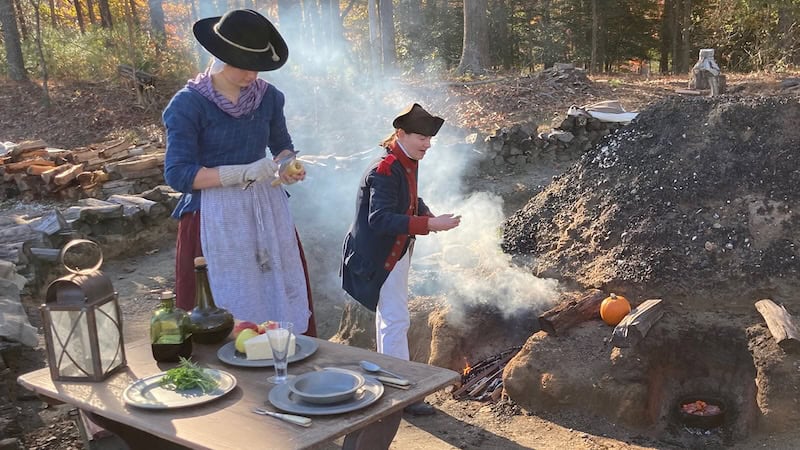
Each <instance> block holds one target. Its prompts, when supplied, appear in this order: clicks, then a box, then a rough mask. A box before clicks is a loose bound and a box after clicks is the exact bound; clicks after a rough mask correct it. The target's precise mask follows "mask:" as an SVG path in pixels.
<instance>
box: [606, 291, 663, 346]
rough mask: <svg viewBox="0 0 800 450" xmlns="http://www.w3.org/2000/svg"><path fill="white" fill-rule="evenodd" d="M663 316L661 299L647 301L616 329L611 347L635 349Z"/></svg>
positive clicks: (612, 336)
mask: <svg viewBox="0 0 800 450" xmlns="http://www.w3.org/2000/svg"><path fill="white" fill-rule="evenodd" d="M663 315H664V305H663V304H662V302H661V299H660V298H659V299H650V300H645V301H644V302H642V304H641V305H639V306H637V307H636V309H634V310H633V311H631V312H630V313H628V315H626V316H625V317H623V318H622V320H621V321H620V322H619V323H618V324H617V326H616V327H614V332H613V334H612V335H611V345H613V346H614V347H620V348H626V347H633V346H634V345H636V344H638V343H639V341H641V340H642V339H644V337H645V336H646V335H647V332H648V331H650V328H651V327H652V326H653V324H655V323H656V322H658V320H659V319H661V316H663Z"/></svg>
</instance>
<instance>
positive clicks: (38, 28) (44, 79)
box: [31, 0, 50, 107]
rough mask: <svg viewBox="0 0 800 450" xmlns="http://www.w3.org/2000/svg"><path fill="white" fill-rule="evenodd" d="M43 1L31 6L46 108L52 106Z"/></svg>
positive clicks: (38, 0) (37, 0)
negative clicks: (44, 38) (44, 39)
mask: <svg viewBox="0 0 800 450" xmlns="http://www.w3.org/2000/svg"><path fill="white" fill-rule="evenodd" d="M40 3H41V0H31V5H32V6H33V11H34V14H33V18H34V20H35V22H34V23H35V25H36V50H37V53H38V54H39V65H40V67H41V74H42V103H43V104H44V106H45V107H49V106H50V90H49V87H48V85H47V78H48V73H47V61H45V59H44V43H42V14H41V12H40V11H41V10H40V9H39V6H41V5H40Z"/></svg>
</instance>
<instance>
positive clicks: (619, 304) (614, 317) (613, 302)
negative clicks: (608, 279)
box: [600, 292, 631, 326]
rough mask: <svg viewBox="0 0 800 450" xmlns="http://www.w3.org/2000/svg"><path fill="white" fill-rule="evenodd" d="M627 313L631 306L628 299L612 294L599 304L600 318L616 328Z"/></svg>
mask: <svg viewBox="0 0 800 450" xmlns="http://www.w3.org/2000/svg"><path fill="white" fill-rule="evenodd" d="M629 312H631V304H630V303H628V299H626V298H625V297H623V296H621V295H617V294H614V293H613V292H612V293H611V294H610V295H609V296H608V297H606V298H605V299H604V300H603V303H601V304H600V318H601V319H603V322H605V323H607V324H609V325H612V326H616V325H617V324H618V323H619V322H620V320H622V318H623V317H625V316H626V315H628V313H629Z"/></svg>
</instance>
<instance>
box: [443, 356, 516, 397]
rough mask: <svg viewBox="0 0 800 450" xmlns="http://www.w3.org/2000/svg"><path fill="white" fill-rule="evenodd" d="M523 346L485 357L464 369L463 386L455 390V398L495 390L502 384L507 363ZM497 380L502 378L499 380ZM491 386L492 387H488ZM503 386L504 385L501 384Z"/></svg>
mask: <svg viewBox="0 0 800 450" xmlns="http://www.w3.org/2000/svg"><path fill="white" fill-rule="evenodd" d="M521 348H522V347H521V346H519V347H512V348H510V349H508V350H505V351H503V352H501V353H499V354H497V355H494V356H491V357H489V358H486V359H484V360H483V361H481V362H480V363H478V364H475V366H474V367H469V366H468V367H467V368H466V369H464V374H463V375H462V376H461V387H460V388H458V389H456V390H455V391H453V398H455V399H460V398H463V397H467V396H469V397H475V396H477V395H479V394H480V393H481V392H483V391H485V390H490V391H492V392H493V390H494V389H495V388H497V386H498V385H501V384H502V375H503V370H504V369H505V367H506V364H508V362H509V361H510V360H511V358H513V357H514V355H516V354H517V352H519V350H520V349H521ZM496 380H500V381H499V382H497V381H496ZM489 387H491V389H487V388H489ZM501 388H502V386H501Z"/></svg>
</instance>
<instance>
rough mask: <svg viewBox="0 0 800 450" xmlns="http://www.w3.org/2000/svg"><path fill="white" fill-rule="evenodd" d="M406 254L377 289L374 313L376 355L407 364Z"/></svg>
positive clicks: (408, 261)
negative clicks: (376, 304) (378, 295)
mask: <svg viewBox="0 0 800 450" xmlns="http://www.w3.org/2000/svg"><path fill="white" fill-rule="evenodd" d="M409 253H411V252H406V254H405V255H404V256H403V257H402V258H400V260H399V261H397V264H395V266H394V268H393V269H392V271H391V272H389V277H388V278H386V281H385V282H384V283H383V286H382V287H381V292H380V297H379V299H378V307H377V308H376V310H375V336H376V340H377V344H378V353H383V354H386V355H389V356H394V357H395V358H400V359H405V360H406V361H408V358H409V357H408V327H409V326H410V325H411V318H410V316H409V314H408V270H409V266H410V260H411V257H410V256H409Z"/></svg>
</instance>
